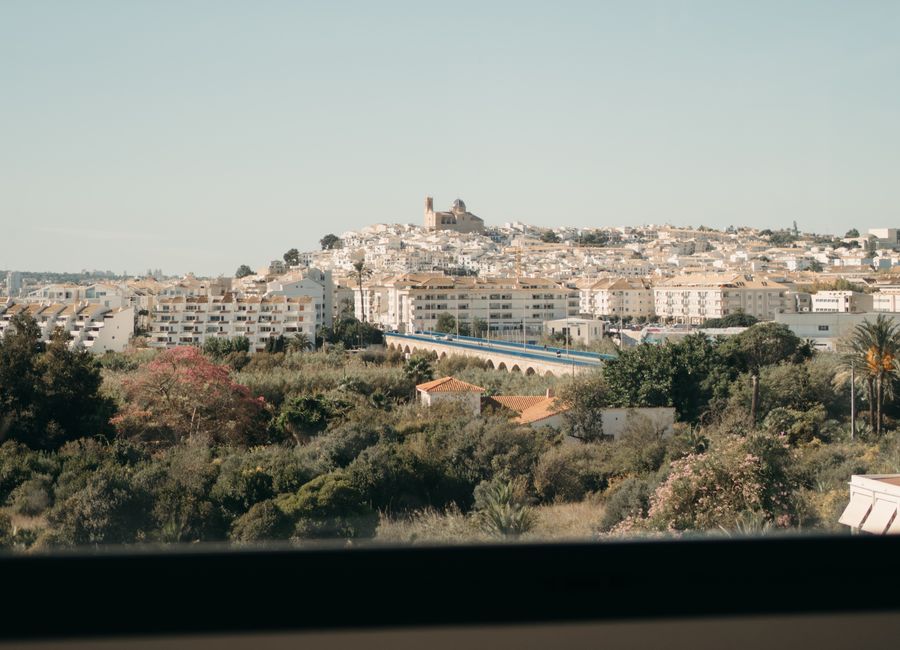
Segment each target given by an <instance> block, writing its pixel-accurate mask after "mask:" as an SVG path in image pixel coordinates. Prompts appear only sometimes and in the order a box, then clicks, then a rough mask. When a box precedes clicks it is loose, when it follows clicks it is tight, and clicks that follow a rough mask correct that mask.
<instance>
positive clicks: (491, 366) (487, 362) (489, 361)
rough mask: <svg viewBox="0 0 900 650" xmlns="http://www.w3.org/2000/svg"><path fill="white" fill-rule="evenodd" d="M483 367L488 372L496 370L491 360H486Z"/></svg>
mask: <svg viewBox="0 0 900 650" xmlns="http://www.w3.org/2000/svg"><path fill="white" fill-rule="evenodd" d="M484 367H485V368H487V369H488V370H496V369H497V368H496V367H495V366H494V361H493V360H492V359H488V360H487V361H486V362H485V364H484Z"/></svg>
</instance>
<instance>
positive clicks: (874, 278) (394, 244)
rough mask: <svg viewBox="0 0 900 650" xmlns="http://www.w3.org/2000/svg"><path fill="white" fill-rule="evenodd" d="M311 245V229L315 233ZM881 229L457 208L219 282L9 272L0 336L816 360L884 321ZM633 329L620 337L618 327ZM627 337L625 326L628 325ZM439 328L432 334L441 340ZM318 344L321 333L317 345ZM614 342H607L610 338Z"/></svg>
mask: <svg viewBox="0 0 900 650" xmlns="http://www.w3.org/2000/svg"><path fill="white" fill-rule="evenodd" d="M323 234H324V233H323ZM898 268H900V240H898V229H896V228H871V229H869V230H868V232H864V233H860V232H859V231H857V230H855V229H852V230H850V231H848V232H846V233H845V234H844V236H842V237H835V236H830V235H818V234H810V233H804V232H801V231H799V230H798V229H797V227H796V224H794V226H793V227H792V228H789V229H785V230H780V231H774V232H773V231H771V230H759V229H754V228H748V227H738V228H735V227H729V228H727V229H726V230H715V229H712V228H709V227H706V226H703V225H698V226H697V227H675V226H671V225H645V226H640V227H630V226H629V227H594V228H575V227H568V226H561V227H556V228H541V227H536V226H529V225H527V224H524V223H519V222H513V223H504V224H498V225H491V224H490V221H489V220H488V221H487V222H486V221H485V220H484V219H482V218H481V217H479V216H477V215H475V214H473V213H472V212H470V211H469V208H468V207H467V206H466V204H465V202H464V201H463V200H461V199H456V200H455V201H454V202H453V203H452V205H451V206H450V207H449V209H448V210H446V211H440V210H438V211H436V210H435V208H434V201H433V199H432V198H431V197H426V200H425V209H424V214H423V218H422V221H421V224H420V225H414V224H375V225H371V226H368V227H366V228H363V229H361V230H358V231H348V232H344V233H341V234H340V235H334V234H328V235H325V236H324V237H323V238H322V246H321V249H320V250H314V251H298V250H297V249H291V250H289V251H287V252H286V253H285V254H284V255H283V258H282V259H277V260H275V261H272V262H271V263H269V264H267V265H264V266H262V267H260V268H257V269H255V270H254V269H252V268H250V267H249V266H246V265H241V266H240V268H239V269H238V272H236V273H235V275H234V276H233V277H224V276H222V277H216V278H200V277H194V276H193V275H188V276H185V277H180V278H165V277H163V276H162V273H161V272H160V271H155V272H153V271H151V272H148V273H147V274H146V275H145V276H144V277H138V278H122V279H106V278H103V279H100V280H99V281H95V282H83V283H77V282H64V283H41V282H39V281H36V280H34V279H32V278H30V277H29V274H28V273H27V272H21V271H9V272H8V273H7V277H6V286H5V295H0V333H2V331H3V329H4V328H5V327H6V326H7V324H8V323H9V321H10V320H11V318H12V317H13V316H15V314H17V313H19V312H22V311H25V312H28V313H29V314H31V315H32V316H33V317H34V318H35V319H36V320H37V321H38V323H39V324H40V326H41V328H42V331H43V333H44V335H45V336H46V337H49V336H50V334H51V333H52V331H53V329H54V328H56V327H63V328H64V329H66V330H67V331H69V333H70V338H71V341H72V345H73V346H84V347H86V348H89V349H92V350H94V351H96V352H105V351H109V350H111V351H121V350H123V349H124V348H125V347H126V346H127V345H130V344H134V343H137V344H138V345H146V346H148V347H151V348H170V347H175V346H180V345H203V344H204V343H205V341H206V340H208V339H210V338H222V339H231V338H234V337H244V338H247V339H248V340H249V343H250V350H251V351H257V350H262V349H265V346H266V345H267V344H268V345H271V343H270V341H271V340H272V339H277V338H278V337H292V336H297V335H301V336H302V337H305V338H306V339H308V340H309V341H310V342H311V343H312V344H313V345H314V344H315V342H316V339H317V336H319V335H320V334H321V333H322V331H323V329H324V328H327V329H329V330H330V329H332V328H334V326H335V323H336V322H338V323H340V322H342V321H344V320H346V319H348V318H355V319H357V320H358V321H362V322H365V323H367V324H370V325H371V326H373V327H374V328H378V329H380V330H384V331H397V332H415V331H432V330H438V329H442V330H448V325H449V327H450V329H454V330H456V331H459V329H460V328H462V330H463V331H464V332H468V333H472V334H476V335H480V336H488V337H489V338H498V339H517V338H521V339H523V340H525V341H528V342H537V341H539V340H540V339H541V338H542V336H544V335H545V334H546V333H547V324H548V323H552V322H556V321H560V320H565V319H579V321H584V320H600V321H604V322H605V324H606V325H607V330H612V329H618V330H619V331H620V332H622V333H625V336H621V335H620V336H619V337H618V338H617V339H616V341H617V344H627V343H634V342H639V341H641V340H654V339H660V338H665V337H666V336H667V335H668V334H671V335H673V336H674V335H677V330H678V329H679V328H681V329H684V328H688V329H690V328H693V327H699V326H703V325H704V324H707V323H709V322H710V321H716V320H720V319H723V318H726V317H728V316H730V315H737V314H743V315H746V316H749V317H753V319H756V320H762V321H778V322H782V323H784V324H786V325H787V326H788V327H789V328H791V329H792V330H793V331H794V332H795V333H796V334H797V335H798V336H801V337H803V338H807V339H809V340H811V341H812V342H813V343H814V345H816V346H817V347H819V348H821V349H833V347H834V341H835V339H836V337H838V336H840V335H842V334H843V333H844V332H845V331H847V330H848V328H852V327H853V326H854V325H855V324H856V323H857V322H859V320H860V318H859V315H861V314H866V313H869V312H889V313H893V312H896V311H900V308H898V306H897V304H896V303H897V299H898V296H900V275H898V274H897V273H895V269H898ZM626 325H627V326H630V327H631V328H632V329H629V330H627V332H626V331H625V329H624V327H623V326H626ZM638 326H642V327H638ZM448 331H449V330H448ZM319 338H320V340H321V336H319ZM623 341H624V343H623Z"/></svg>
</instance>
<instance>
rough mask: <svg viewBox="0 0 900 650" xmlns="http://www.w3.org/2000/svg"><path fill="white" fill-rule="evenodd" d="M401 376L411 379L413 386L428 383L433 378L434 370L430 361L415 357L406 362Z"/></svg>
mask: <svg viewBox="0 0 900 650" xmlns="http://www.w3.org/2000/svg"><path fill="white" fill-rule="evenodd" d="M403 374H404V375H406V377H407V378H409V379H411V380H412V382H413V383H414V384H421V383H423V382H426V381H430V380H431V379H432V378H433V377H434V369H433V368H432V366H431V360H430V359H428V358H427V357H425V356H420V355H416V356H413V357H410V358H409V360H407V362H406V365H405V366H404V367H403Z"/></svg>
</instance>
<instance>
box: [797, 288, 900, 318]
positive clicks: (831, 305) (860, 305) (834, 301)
mask: <svg viewBox="0 0 900 650" xmlns="http://www.w3.org/2000/svg"><path fill="white" fill-rule="evenodd" d="M810 299H811V302H812V311H813V312H814V313H815V312H826V313H827V312H837V313H860V312H867V311H872V309H873V303H874V301H873V298H872V295H871V294H867V293H860V292H858V291H817V292H816V293H814V294H812V295H811V296H810ZM884 311H894V310H893V309H890V310H884Z"/></svg>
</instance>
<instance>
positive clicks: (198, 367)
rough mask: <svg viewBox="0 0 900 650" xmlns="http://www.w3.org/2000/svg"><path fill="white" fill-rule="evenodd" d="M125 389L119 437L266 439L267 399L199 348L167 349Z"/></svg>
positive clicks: (116, 422)
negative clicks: (253, 392)
mask: <svg viewBox="0 0 900 650" xmlns="http://www.w3.org/2000/svg"><path fill="white" fill-rule="evenodd" d="M123 388H124V391H125V397H126V400H125V404H124V405H123V407H122V408H121V410H120V411H119V414H118V415H117V416H116V417H114V418H113V419H112V420H111V423H112V424H113V426H115V427H116V430H117V432H118V433H119V435H121V436H127V437H138V438H141V439H144V440H150V441H153V442H168V443H176V442H179V441H182V440H187V439H189V438H195V437H203V438H207V439H209V440H211V441H214V442H225V443H231V444H242V445H243V444H250V443H253V442H263V441H264V439H265V428H266V427H265V420H264V418H262V416H263V414H264V412H265V405H266V404H265V401H264V400H263V399H262V398H261V397H259V398H254V397H253V396H252V395H251V394H250V390H249V389H248V388H247V387H246V386H242V385H241V384H238V383H236V382H234V381H232V379H231V375H230V373H229V371H228V369H227V368H226V367H224V366H220V365H218V364H215V363H213V362H212V361H210V360H209V359H208V358H206V357H205V356H204V355H203V354H202V353H201V352H200V350H198V349H197V348H194V347H178V348H173V349H171V350H166V351H165V352H163V353H162V354H160V355H159V356H157V357H156V358H155V359H153V361H151V362H150V363H148V364H146V365H144V366H142V367H141V368H140V369H139V370H138V371H137V372H136V373H135V375H134V376H133V377H131V378H129V379H127V380H126V381H125V382H124V384H123Z"/></svg>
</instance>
